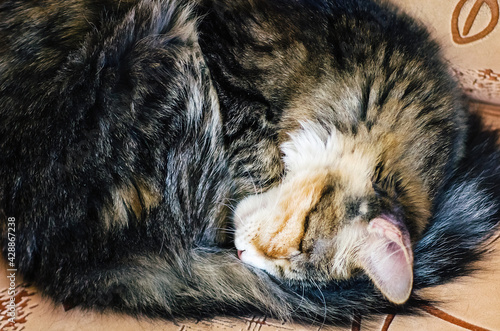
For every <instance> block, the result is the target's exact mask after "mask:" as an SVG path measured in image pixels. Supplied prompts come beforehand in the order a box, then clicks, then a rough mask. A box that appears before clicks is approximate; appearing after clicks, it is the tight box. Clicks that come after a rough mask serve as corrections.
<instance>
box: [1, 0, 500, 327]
mask: <svg viewBox="0 0 500 331" xmlns="http://www.w3.org/2000/svg"><path fill="white" fill-rule="evenodd" d="M0 40H2V44H1V45H0V179H1V181H0V219H1V233H2V249H3V253H4V255H5V256H6V257H7V256H8V247H9V246H8V242H9V241H8V240H7V231H8V227H9V226H8V222H7V220H10V221H9V223H12V220H15V226H16V228H15V231H16V232H15V233H16V241H15V247H16V252H15V253H16V254H15V262H16V267H17V270H18V272H19V273H20V274H21V275H22V276H23V278H24V279H25V280H26V281H28V282H32V283H33V284H34V285H35V286H37V287H38V288H39V289H40V290H42V291H43V293H45V294H47V295H49V296H50V297H52V298H53V299H54V300H55V301H56V302H61V303H64V304H65V305H66V307H73V306H81V307H83V308H93V309H99V310H113V311H118V312H124V313H128V314H133V315H146V316H150V317H163V318H184V317H197V318H200V317H208V316H213V315H214V314H244V313H256V312H257V313H264V314H268V315H271V316H274V317H277V318H282V319H291V318H294V319H304V320H309V321H311V320H321V321H325V322H329V323H344V322H348V321H349V320H350V319H351V318H352V317H353V316H355V315H367V314H375V313H384V312H395V311H404V312H412V311H414V308H416V307H418V306H419V304H422V303H424V302H425V301H426V300H427V298H420V297H419V296H417V294H416V292H418V290H419V289H421V288H424V287H428V286H433V285H437V284H441V283H444V282H447V281H450V280H451V279H453V278H455V277H458V276H461V275H465V274H467V273H468V272H469V271H470V270H471V269H472V266H471V263H472V262H473V261H475V260H477V259H479V258H480V257H482V256H483V253H484V251H485V249H486V247H487V246H485V244H484V243H485V242H486V241H487V240H488V239H490V238H491V237H492V236H493V234H494V230H495V229H496V226H497V224H498V222H499V220H500V187H499V186H500V185H499V184H498V183H499V182H500V153H499V152H498V147H497V146H496V143H495V141H496V139H497V138H498V136H497V135H496V133H495V132H491V131H488V130H485V129H484V128H483V127H482V125H481V124H480V122H479V121H478V119H477V118H476V117H475V116H473V115H471V114H469V111H468V110H467V106H466V103H465V101H464V100H463V98H462V96H461V93H460V91H459V88H458V87H457V84H456V83H455V81H454V80H453V79H452V78H451V76H450V74H449V70H448V68H447V66H446V64H445V62H444V61H443V60H442V58H441V55H440V52H439V49H438V46H437V45H436V44H435V43H434V42H433V41H431V40H430V38H429V36H428V33H427V32H426V30H425V29H424V28H422V27H421V26H420V25H419V24H418V23H415V22H414V21H413V20H412V19H410V18H409V17H408V16H406V15H405V14H403V13H400V12H399V11H398V10H397V9H395V8H393V7H392V6H389V5H387V4H381V3H378V2H375V1H371V0H272V1H271V0H206V1H205V0H200V1H187V0H186V1H184V0H177V1H176V0H122V1H118V0H105V1H101V0H99V1H98V0H67V1H64V2H62V1H59V0H43V1H35V0H30V1H25V0H6V1H3V2H2V3H0Z"/></svg>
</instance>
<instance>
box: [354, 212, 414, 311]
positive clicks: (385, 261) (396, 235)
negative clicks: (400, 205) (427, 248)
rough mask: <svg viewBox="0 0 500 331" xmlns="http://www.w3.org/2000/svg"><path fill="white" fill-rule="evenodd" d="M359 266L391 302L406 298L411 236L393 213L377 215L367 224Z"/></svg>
mask: <svg viewBox="0 0 500 331" xmlns="http://www.w3.org/2000/svg"><path fill="white" fill-rule="evenodd" d="M360 262H361V266H362V268H363V269H364V270H365V272H366V273H367V274H368V276H370V278H371V279H372V281H373V283H374V284H375V286H377V288H378V289H379V290H380V291H381V292H382V294H383V295H384V296H385V297H386V298H387V299H388V300H389V301H391V302H394V303H396V304H402V303H404V302H406V300H408V298H409V297H410V294H411V289H412V286H413V252H412V250H411V241H410V235H409V233H408V230H407V229H406V227H405V226H404V225H403V224H402V222H398V221H397V220H395V219H394V218H392V216H382V217H377V218H375V219H373V220H371V221H370V223H369V225H368V238H367V240H366V242H365V243H363V246H362V247H361V248H360Z"/></svg>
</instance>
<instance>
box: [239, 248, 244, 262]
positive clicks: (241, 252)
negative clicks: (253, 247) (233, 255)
mask: <svg viewBox="0 0 500 331" xmlns="http://www.w3.org/2000/svg"><path fill="white" fill-rule="evenodd" d="M243 252H244V251H240V250H239V249H238V259H240V260H241V254H243Z"/></svg>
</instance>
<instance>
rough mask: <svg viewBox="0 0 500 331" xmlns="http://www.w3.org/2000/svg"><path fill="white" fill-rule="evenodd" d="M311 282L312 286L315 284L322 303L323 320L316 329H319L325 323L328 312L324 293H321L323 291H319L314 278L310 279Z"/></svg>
mask: <svg viewBox="0 0 500 331" xmlns="http://www.w3.org/2000/svg"><path fill="white" fill-rule="evenodd" d="M311 283H312V284H313V285H314V286H316V288H317V289H318V291H319V294H321V301H322V303H323V322H322V323H321V326H320V327H319V328H318V330H321V328H322V327H323V326H324V325H325V324H326V317H327V313H328V307H327V305H326V299H325V295H324V294H323V291H321V287H320V286H319V285H318V283H316V281H315V280H311Z"/></svg>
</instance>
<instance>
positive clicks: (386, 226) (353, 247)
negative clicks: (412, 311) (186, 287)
mask: <svg viewBox="0 0 500 331" xmlns="http://www.w3.org/2000/svg"><path fill="white" fill-rule="evenodd" d="M282 151H283V154H284V158H283V160H284V164H285V166H286V175H285V176H284V178H283V180H282V182H281V183H280V184H279V185H278V186H276V187H274V188H271V189H269V190H268V191H266V192H265V193H262V194H256V195H253V196H250V197H248V198H246V199H244V200H243V201H242V202H241V203H240V204H239V205H238V206H237V209H236V211H235V220H234V222H235V228H236V234H235V246H236V249H237V250H238V255H239V257H240V259H241V260H242V261H243V262H245V263H247V264H250V265H252V266H254V267H257V268H260V269H263V270H265V271H267V272H268V273H269V274H271V275H273V276H275V277H277V278H280V279H285V280H290V281H294V280H296V281H300V282H301V283H303V282H307V281H311V282H313V283H318V282H328V281H330V280H339V279H347V278H349V277H351V276H352V275H353V274H354V273H356V272H359V271H364V272H365V273H366V274H368V276H369V277H370V278H371V279H372V281H373V283H374V284H375V285H376V286H377V288H379V290H380V291H381V292H382V293H383V295H384V296H385V297H386V298H387V299H388V300H390V301H392V302H394V303H397V304H401V303H404V302H405V301H406V300H407V299H408V298H409V295H410V293H411V290H412V283H413V252H412V239H413V237H414V236H412V235H410V231H409V229H410V230H414V228H411V227H408V226H407V224H406V223H408V221H407V220H405V219H404V218H405V217H406V216H405V215H404V212H401V210H400V209H402V208H401V207H400V206H399V205H398V203H400V202H398V201H392V202H387V200H392V198H388V194H389V193H387V192H384V190H383V189H380V188H377V184H376V183H374V178H375V177H377V174H376V172H377V164H380V153H381V151H380V150H378V149H377V146H373V145H370V144H363V143H360V142H359V141H358V142H354V141H351V140H350V139H349V138H346V137H344V136H342V135H340V134H339V133H338V132H328V131H327V130H325V129H324V128H321V127H318V126H317V125H313V124H311V123H304V124H303V125H302V129H300V130H299V131H298V132H296V133H294V134H291V135H290V140H289V141H288V142H286V143H284V144H283V145H282ZM394 199H395V200H397V199H398V198H397V197H396V198H394ZM417 200H418V198H417ZM424 200H425V199H424ZM416 203H417V204H418V203H422V202H421V201H416Z"/></svg>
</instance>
